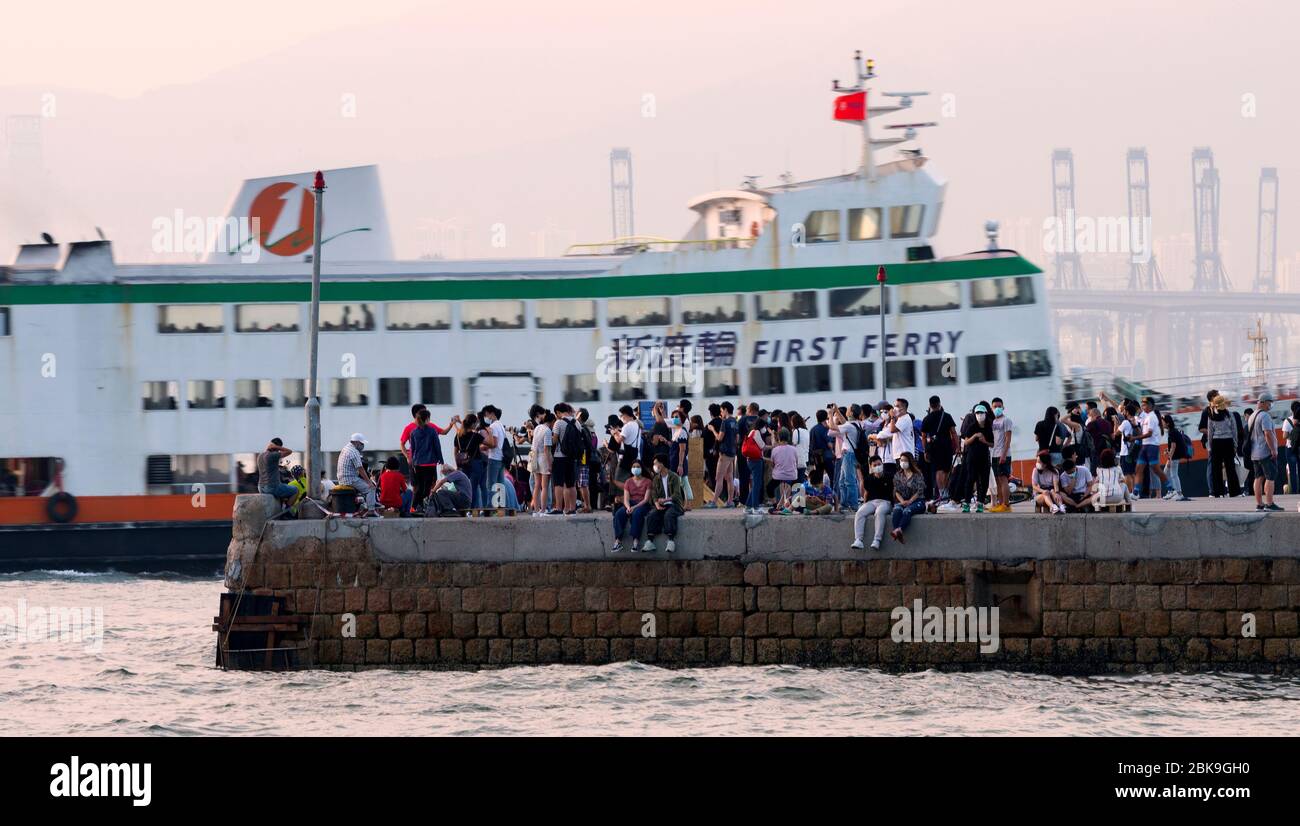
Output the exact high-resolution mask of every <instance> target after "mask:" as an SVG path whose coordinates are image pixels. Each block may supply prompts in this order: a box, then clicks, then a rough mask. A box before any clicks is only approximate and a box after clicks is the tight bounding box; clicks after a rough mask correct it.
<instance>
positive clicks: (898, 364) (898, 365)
mask: <svg viewBox="0 0 1300 826" xmlns="http://www.w3.org/2000/svg"><path fill="white" fill-rule="evenodd" d="M885 386H886V387H888V388H889V389H890V390H900V389H902V388H904V387H916V362H914V361H912V360H910V359H909V360H907V361H887V362H885Z"/></svg>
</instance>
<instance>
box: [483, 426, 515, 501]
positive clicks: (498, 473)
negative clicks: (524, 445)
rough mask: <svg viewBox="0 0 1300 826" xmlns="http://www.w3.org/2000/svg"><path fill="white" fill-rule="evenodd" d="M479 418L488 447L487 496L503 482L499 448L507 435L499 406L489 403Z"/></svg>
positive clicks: (484, 441)
mask: <svg viewBox="0 0 1300 826" xmlns="http://www.w3.org/2000/svg"><path fill="white" fill-rule="evenodd" d="M479 418H480V419H482V420H483V421H484V422H485V423H486V424H487V427H486V428H485V429H484V433H483V444H485V445H487V449H488V450H487V463H488V467H487V490H488V496H489V497H491V496H492V493H493V492H494V491H495V490H496V486H497V485H498V484H502V485H504V484H505V468H504V467H502V456H503V454H502V452H501V449H502V447H503V446H504V445H505V443H506V439H508V438H509V436H507V435H506V429H505V426H504V425H502V424H501V408H499V407H494V406H493V405H490V404H489V405H487V406H485V407H484V408H483V410H482V411H480V413H479ZM489 501H491V500H490V499H489Z"/></svg>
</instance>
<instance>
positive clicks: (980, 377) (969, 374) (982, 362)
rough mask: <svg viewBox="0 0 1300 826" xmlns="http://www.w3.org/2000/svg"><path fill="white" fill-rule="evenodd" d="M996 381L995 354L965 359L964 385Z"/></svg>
mask: <svg viewBox="0 0 1300 826" xmlns="http://www.w3.org/2000/svg"><path fill="white" fill-rule="evenodd" d="M997 380H998V357H997V354H996V353H989V354H988V355H984V356H967V357H966V383H967V384H983V383H984V382H989V381H997Z"/></svg>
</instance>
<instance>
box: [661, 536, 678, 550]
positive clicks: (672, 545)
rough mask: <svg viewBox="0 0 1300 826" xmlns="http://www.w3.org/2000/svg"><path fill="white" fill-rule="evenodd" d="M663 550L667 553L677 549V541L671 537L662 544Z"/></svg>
mask: <svg viewBox="0 0 1300 826" xmlns="http://www.w3.org/2000/svg"><path fill="white" fill-rule="evenodd" d="M664 550H665V551H667V552H668V553H672V552H673V551H675V550H677V543H676V542H674V541H673V540H671V539H670V540H668V544H667V545H664Z"/></svg>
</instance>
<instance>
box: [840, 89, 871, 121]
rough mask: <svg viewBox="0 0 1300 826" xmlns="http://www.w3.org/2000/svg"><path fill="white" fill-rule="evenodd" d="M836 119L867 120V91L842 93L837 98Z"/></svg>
mask: <svg viewBox="0 0 1300 826" xmlns="http://www.w3.org/2000/svg"><path fill="white" fill-rule="evenodd" d="M835 119H836V120H866V119H867V93H866V92H865V91H864V92H854V93H853V94H851V95H840V96H839V97H837V98H835Z"/></svg>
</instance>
